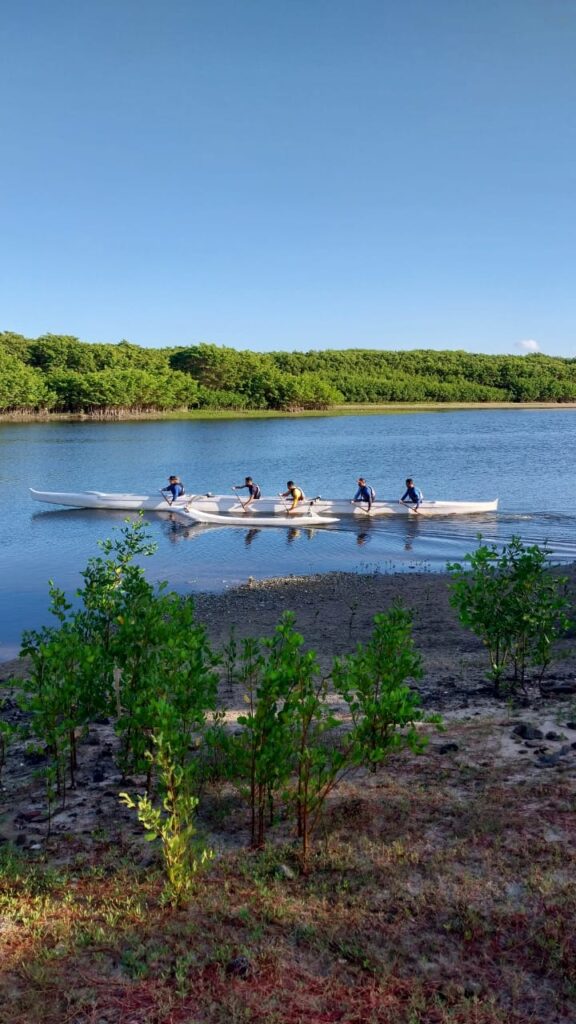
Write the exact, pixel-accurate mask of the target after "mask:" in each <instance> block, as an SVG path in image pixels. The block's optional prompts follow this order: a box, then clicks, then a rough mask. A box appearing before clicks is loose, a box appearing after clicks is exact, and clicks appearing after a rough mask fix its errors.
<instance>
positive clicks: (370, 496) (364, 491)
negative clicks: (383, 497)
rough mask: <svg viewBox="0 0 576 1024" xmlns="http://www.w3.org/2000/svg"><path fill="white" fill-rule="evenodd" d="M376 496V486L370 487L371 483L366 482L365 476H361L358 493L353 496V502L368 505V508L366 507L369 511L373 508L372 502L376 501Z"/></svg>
mask: <svg viewBox="0 0 576 1024" xmlns="http://www.w3.org/2000/svg"><path fill="white" fill-rule="evenodd" d="M375 497H376V491H375V490H374V488H373V487H370V484H367V483H366V481H365V479H364V477H363V476H359V477H358V490H357V491H356V494H355V495H354V497H353V498H352V504H353V505H355V504H357V503H361V504H362V505H367V506H368V508H367V509H366V511H367V512H369V511H370V509H371V508H372V502H373V501H374V499H375Z"/></svg>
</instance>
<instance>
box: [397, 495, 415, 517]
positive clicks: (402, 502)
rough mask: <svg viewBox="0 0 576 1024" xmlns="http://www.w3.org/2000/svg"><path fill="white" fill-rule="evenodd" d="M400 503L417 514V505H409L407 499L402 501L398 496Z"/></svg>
mask: <svg viewBox="0 0 576 1024" xmlns="http://www.w3.org/2000/svg"><path fill="white" fill-rule="evenodd" d="M400 504H401V505H405V506H406V508H407V509H408V511H409V512H413V513H414V515H418V506H417V505H411V504H410V502H409V501H402V498H400Z"/></svg>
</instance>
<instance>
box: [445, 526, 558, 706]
mask: <svg viewBox="0 0 576 1024" xmlns="http://www.w3.org/2000/svg"><path fill="white" fill-rule="evenodd" d="M464 563H467V564H462V563H461V562H454V563H453V564H450V565H448V570H449V572H450V574H451V576H452V584H451V591H452V593H451V598H450V601H451V604H452V605H453V607H454V608H456V609H457V611H458V614H459V617H460V621H461V622H462V624H463V625H465V626H469V627H470V629H472V630H473V631H474V632H475V633H476V635H477V636H479V637H480V638H481V640H482V642H483V644H484V646H485V647H486V650H487V652H488V657H489V659H490V673H489V674H490V678H491V679H492V682H493V683H494V691H495V693H496V694H497V695H498V694H499V693H501V692H502V691H505V692H506V693H508V694H515V693H516V691H517V690H519V689H521V690H523V691H525V690H526V684H527V680H528V670H529V669H530V668H532V669H535V670H536V677H537V679H538V681H539V682H541V681H542V677H543V675H544V672H545V670H546V669H547V667H548V665H549V664H550V660H551V657H552V645H553V643H554V641H555V640H557V639H558V637H560V636H562V635H563V634H564V633H565V632H566V630H567V629H568V627H569V626H570V618H569V612H570V611H571V602H570V599H569V597H568V594H567V593H566V583H567V577H566V576H556V575H552V574H551V573H550V571H549V570H550V562H549V558H548V554H547V552H546V550H545V549H543V548H541V547H539V546H538V545H537V544H532V545H528V546H526V545H524V544H523V543H522V541H521V540H520V538H519V537H513V538H512V540H511V541H510V543H509V544H505V545H504V547H503V548H502V550H501V551H499V550H498V548H497V547H496V546H495V545H494V544H481V545H480V546H479V547H478V548H477V549H476V551H474V552H473V553H472V554H471V555H466V557H465V559H464ZM507 672H508V675H506V673H507Z"/></svg>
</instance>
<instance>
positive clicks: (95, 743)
mask: <svg viewBox="0 0 576 1024" xmlns="http://www.w3.org/2000/svg"><path fill="white" fill-rule="evenodd" d="M86 743H87V744H88V746H89V747H99V746H100V738H99V737H98V736H95V735H94V733H91V734H90V736H89V737H88V739H87V740H86Z"/></svg>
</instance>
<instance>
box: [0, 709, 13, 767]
mask: <svg viewBox="0 0 576 1024" xmlns="http://www.w3.org/2000/svg"><path fill="white" fill-rule="evenodd" d="M3 704H4V701H2V702H0V714H1V713H2V706H3ZM16 733H17V729H16V726H15V725H12V723H11V722H6V721H4V720H3V719H2V718H0V781H1V779H2V771H3V769H4V768H5V766H6V759H7V756H8V749H9V747H10V744H11V743H12V740H13V738H14V736H15V735H16Z"/></svg>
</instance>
